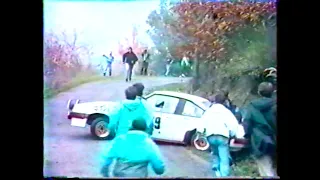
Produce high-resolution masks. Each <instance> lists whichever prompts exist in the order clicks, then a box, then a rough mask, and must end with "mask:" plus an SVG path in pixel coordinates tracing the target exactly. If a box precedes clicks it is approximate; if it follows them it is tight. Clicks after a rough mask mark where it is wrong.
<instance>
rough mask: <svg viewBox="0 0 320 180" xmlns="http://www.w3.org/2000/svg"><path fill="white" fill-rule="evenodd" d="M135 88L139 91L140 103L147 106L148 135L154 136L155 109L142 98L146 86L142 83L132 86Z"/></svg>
mask: <svg viewBox="0 0 320 180" xmlns="http://www.w3.org/2000/svg"><path fill="white" fill-rule="evenodd" d="M132 86H133V87H135V88H136V90H137V97H136V98H137V99H140V101H141V102H142V103H143V105H144V106H145V108H146V110H147V111H146V112H145V113H146V118H147V119H146V120H147V121H146V122H147V133H148V134H150V135H152V132H153V118H154V116H153V112H154V111H153V107H152V106H151V105H150V104H149V103H148V102H147V100H146V99H144V98H143V97H142V95H143V90H144V85H143V84H142V83H135V84H133V85H132Z"/></svg>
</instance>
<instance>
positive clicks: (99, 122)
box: [90, 117, 114, 140]
mask: <svg viewBox="0 0 320 180" xmlns="http://www.w3.org/2000/svg"><path fill="white" fill-rule="evenodd" d="M108 125H109V123H108V120H107V119H106V118H104V117H97V118H95V119H94V120H93V121H92V123H91V126H90V131H91V134H92V135H93V136H94V137H95V138H96V139H99V140H109V139H112V138H113V137H114V133H112V131H111V130H110V129H109V128H108Z"/></svg>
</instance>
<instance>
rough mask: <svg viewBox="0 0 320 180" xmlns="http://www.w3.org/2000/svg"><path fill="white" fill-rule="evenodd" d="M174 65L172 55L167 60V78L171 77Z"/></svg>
mask: <svg viewBox="0 0 320 180" xmlns="http://www.w3.org/2000/svg"><path fill="white" fill-rule="evenodd" d="M172 63H173V60H172V57H171V56H170V55H168V56H167V58H166V73H165V76H168V75H169V73H170V68H171V65H172Z"/></svg>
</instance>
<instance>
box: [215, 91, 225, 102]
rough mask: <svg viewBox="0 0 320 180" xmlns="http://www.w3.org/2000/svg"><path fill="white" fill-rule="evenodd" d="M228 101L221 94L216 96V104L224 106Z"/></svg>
mask: <svg viewBox="0 0 320 180" xmlns="http://www.w3.org/2000/svg"><path fill="white" fill-rule="evenodd" d="M226 99H227V98H226V96H225V95H224V94H223V93H219V94H217V95H215V96H214V102H215V103H217V104H224V102H225V101H226Z"/></svg>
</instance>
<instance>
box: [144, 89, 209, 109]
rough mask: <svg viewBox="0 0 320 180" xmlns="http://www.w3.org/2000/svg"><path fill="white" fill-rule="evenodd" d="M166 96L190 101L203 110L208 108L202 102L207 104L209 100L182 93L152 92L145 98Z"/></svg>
mask: <svg viewBox="0 0 320 180" xmlns="http://www.w3.org/2000/svg"><path fill="white" fill-rule="evenodd" d="M155 94H157V95H167V96H174V97H177V98H181V99H186V100H189V101H192V102H193V103H195V104H197V105H198V106H200V107H201V108H203V109H207V108H208V107H206V106H205V104H204V102H209V100H207V99H205V98H203V97H199V96H195V95H192V94H187V93H182V92H176V91H154V92H152V93H150V94H148V96H147V97H149V96H151V95H155Z"/></svg>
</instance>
